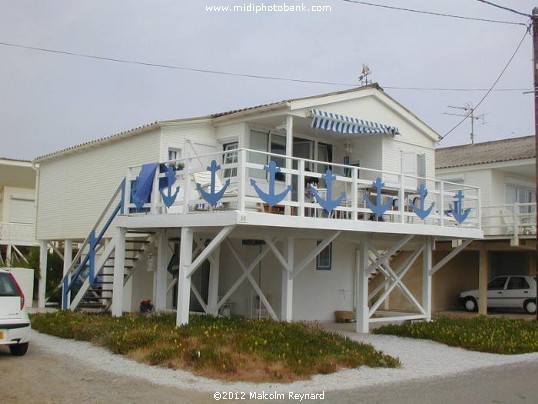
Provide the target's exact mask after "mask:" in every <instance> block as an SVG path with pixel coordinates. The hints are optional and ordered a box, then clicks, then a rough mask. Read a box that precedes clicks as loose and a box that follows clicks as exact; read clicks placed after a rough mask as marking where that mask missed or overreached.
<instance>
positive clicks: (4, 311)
mask: <svg viewBox="0 0 538 404" xmlns="http://www.w3.org/2000/svg"><path fill="white" fill-rule="evenodd" d="M29 340H30V319H29V318H28V314H26V311H25V310H24V294H23V293H22V290H21V288H20V286H19V284H18V283H17V281H16V280H15V277H14V276H13V274H12V273H11V272H10V271H9V270H6V269H0V345H7V346H8V347H9V350H10V351H11V354H12V355H16V356H22V355H24V354H25V353H26V351H28V343H29Z"/></svg>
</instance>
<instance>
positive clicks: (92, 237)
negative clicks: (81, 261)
mask: <svg viewBox="0 0 538 404" xmlns="http://www.w3.org/2000/svg"><path fill="white" fill-rule="evenodd" d="M96 246H97V243H96V239H95V230H92V231H91V232H90V252H89V253H88V254H89V256H90V258H89V261H90V265H89V267H90V268H89V269H90V271H89V274H88V277H89V278H90V285H93V282H94V280H95V247H96Z"/></svg>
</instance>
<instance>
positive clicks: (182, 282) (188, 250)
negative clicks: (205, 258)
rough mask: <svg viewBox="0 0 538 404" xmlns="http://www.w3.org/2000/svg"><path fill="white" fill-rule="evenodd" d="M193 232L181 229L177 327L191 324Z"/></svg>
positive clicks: (188, 229) (185, 228) (186, 228)
mask: <svg viewBox="0 0 538 404" xmlns="http://www.w3.org/2000/svg"><path fill="white" fill-rule="evenodd" d="M192 242H193V231H192V229H190V228H188V227H183V228H181V246H180V248H179V251H180V254H179V278H178V288H177V290H178V292H177V316H176V325H177V326H178V327H179V326H180V325H183V324H188V323H189V305H190V297H191V277H190V276H188V275H189V267H190V265H191V264H192Z"/></svg>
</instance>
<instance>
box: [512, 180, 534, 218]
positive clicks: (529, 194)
mask: <svg viewBox="0 0 538 404" xmlns="http://www.w3.org/2000/svg"><path fill="white" fill-rule="evenodd" d="M505 202H506V204H507V205H508V209H510V210H511V211H513V209H514V205H515V204H516V203H517V204H525V205H523V206H520V207H519V214H520V215H524V217H522V220H529V221H530V220H534V219H533V218H532V217H531V215H532V214H534V212H535V211H536V207H535V206H534V205H527V204H531V203H535V202H536V192H535V191H534V190H533V189H530V188H525V187H521V186H516V185H507V186H506V191H505Z"/></svg>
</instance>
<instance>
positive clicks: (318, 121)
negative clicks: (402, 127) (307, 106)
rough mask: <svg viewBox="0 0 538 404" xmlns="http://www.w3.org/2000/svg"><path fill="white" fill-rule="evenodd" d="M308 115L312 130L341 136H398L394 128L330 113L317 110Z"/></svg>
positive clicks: (397, 131)
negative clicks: (374, 134)
mask: <svg viewBox="0 0 538 404" xmlns="http://www.w3.org/2000/svg"><path fill="white" fill-rule="evenodd" d="M310 113H311V115H312V117H313V119H312V128H314V129H324V130H330V131H333V132H338V133H343V134H363V133H364V134H366V133H381V134H388V135H399V134H400V131H399V130H398V128H396V127H395V126H389V125H384V124H382V123H377V122H371V121H365V120H364V119H358V118H351V117H349V116H345V115H339V114H334V113H332V112H326V111H320V110H319V109H312V110H310Z"/></svg>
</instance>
